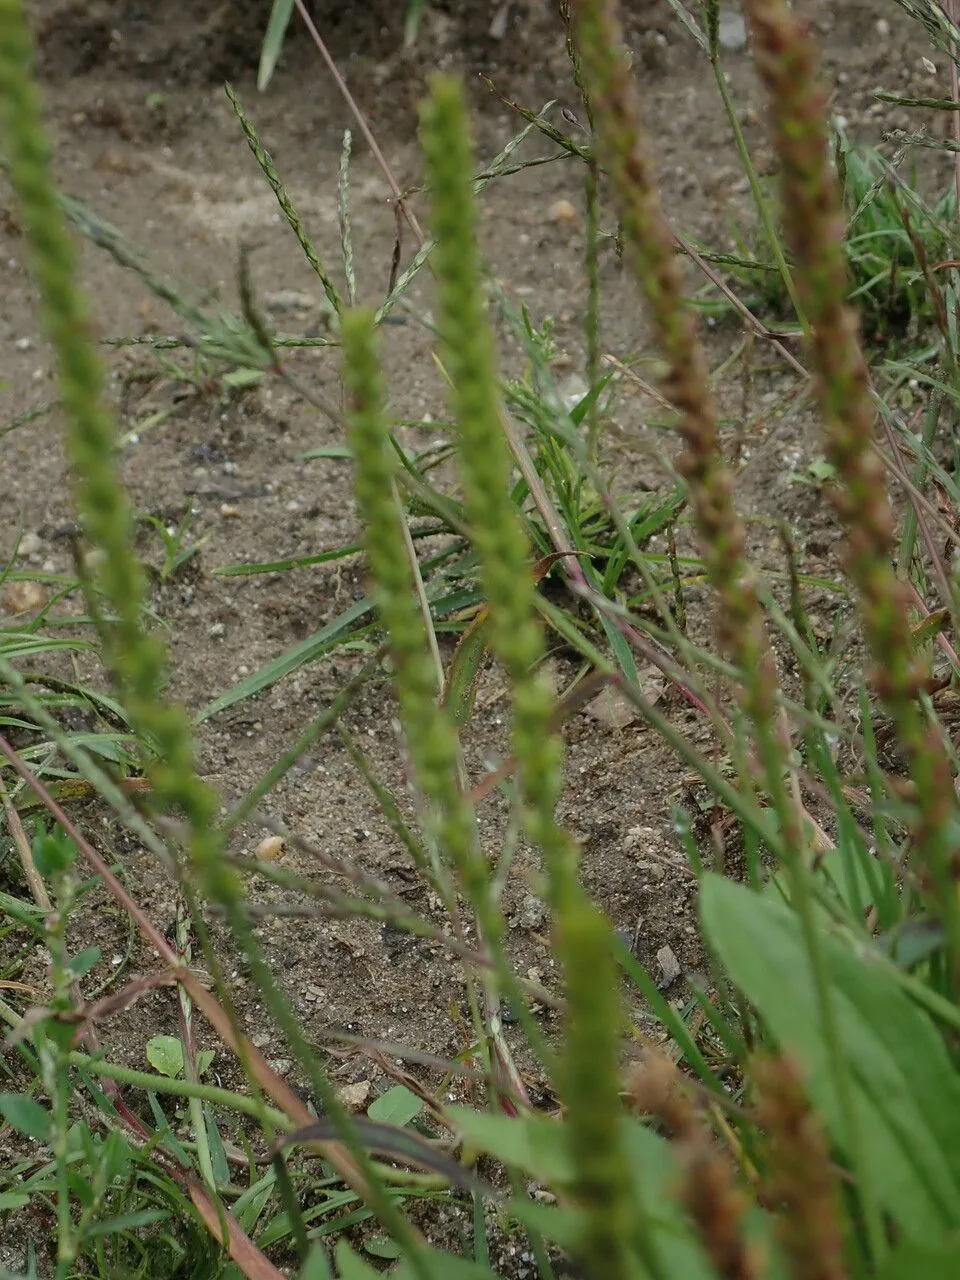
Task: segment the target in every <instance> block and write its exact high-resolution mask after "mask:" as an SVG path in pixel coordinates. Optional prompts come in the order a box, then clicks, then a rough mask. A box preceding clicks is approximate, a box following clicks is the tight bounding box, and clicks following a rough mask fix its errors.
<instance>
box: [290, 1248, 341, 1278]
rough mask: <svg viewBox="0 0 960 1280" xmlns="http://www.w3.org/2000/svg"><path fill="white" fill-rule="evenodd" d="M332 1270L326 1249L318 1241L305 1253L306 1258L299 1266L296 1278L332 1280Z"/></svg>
mask: <svg viewBox="0 0 960 1280" xmlns="http://www.w3.org/2000/svg"><path fill="white" fill-rule="evenodd" d="M332 1278H333V1272H332V1271H331V1270H330V1263H329V1261H328V1259H327V1251H326V1249H324V1247H323V1245H322V1244H320V1242H319V1241H318V1242H317V1243H316V1244H315V1245H314V1246H313V1248H312V1249H311V1250H310V1252H309V1253H308V1254H307V1260H306V1262H305V1263H304V1264H303V1266H302V1267H301V1268H300V1271H299V1273H298V1275H297V1280H332Z"/></svg>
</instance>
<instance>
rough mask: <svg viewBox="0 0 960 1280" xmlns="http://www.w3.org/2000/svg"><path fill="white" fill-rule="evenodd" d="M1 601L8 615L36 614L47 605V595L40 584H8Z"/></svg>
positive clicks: (0, 598)
mask: <svg viewBox="0 0 960 1280" xmlns="http://www.w3.org/2000/svg"><path fill="white" fill-rule="evenodd" d="M0 601H2V603H3V607H4V609H5V610H6V612H7V613H34V612H35V611H36V610H37V609H40V608H42V607H43V606H44V605H45V604H46V603H47V593H46V591H44V589H43V587H41V585H40V583H39V582H29V581H27V582H8V583H7V584H6V586H5V587H4V588H3V594H2V596H0Z"/></svg>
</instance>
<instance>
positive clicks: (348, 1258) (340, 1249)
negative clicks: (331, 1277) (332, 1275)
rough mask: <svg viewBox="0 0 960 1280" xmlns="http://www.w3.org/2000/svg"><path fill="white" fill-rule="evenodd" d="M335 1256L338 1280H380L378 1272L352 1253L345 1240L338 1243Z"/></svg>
mask: <svg viewBox="0 0 960 1280" xmlns="http://www.w3.org/2000/svg"><path fill="white" fill-rule="evenodd" d="M335 1256H336V1260H337V1275H338V1276H339V1277H340V1280H380V1272H379V1271H377V1270H376V1269H375V1268H374V1267H371V1265H370V1263H369V1262H364V1260H363V1259H362V1258H361V1257H360V1256H359V1255H358V1254H356V1253H354V1252H353V1250H352V1249H351V1248H350V1246H349V1245H348V1244H347V1242H346V1240H341V1241H340V1242H339V1244H338V1245H337V1249H336V1255H335Z"/></svg>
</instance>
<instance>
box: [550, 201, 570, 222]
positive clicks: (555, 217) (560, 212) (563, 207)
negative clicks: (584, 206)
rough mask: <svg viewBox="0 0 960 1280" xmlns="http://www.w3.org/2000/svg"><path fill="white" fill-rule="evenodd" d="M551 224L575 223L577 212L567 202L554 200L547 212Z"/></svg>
mask: <svg viewBox="0 0 960 1280" xmlns="http://www.w3.org/2000/svg"><path fill="white" fill-rule="evenodd" d="M547 217H548V218H549V219H550V221H551V222H576V221H577V211H576V209H575V208H574V207H573V205H572V204H571V203H570V201H569V200H554V202H553V204H552V205H551V206H550V208H549V209H548V210H547Z"/></svg>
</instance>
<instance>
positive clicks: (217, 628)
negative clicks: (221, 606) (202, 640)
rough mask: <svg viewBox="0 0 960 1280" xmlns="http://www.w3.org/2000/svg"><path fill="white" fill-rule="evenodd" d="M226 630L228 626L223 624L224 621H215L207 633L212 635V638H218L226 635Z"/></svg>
mask: <svg viewBox="0 0 960 1280" xmlns="http://www.w3.org/2000/svg"><path fill="white" fill-rule="evenodd" d="M226 630H227V628H226V627H225V626H224V625H223V623H222V622H215V623H214V624H213V626H212V627H211V628H210V630H209V631H208V632H207V635H208V636H210V638H211V639H212V640H216V639H217V637H218V636H222V635H224V634H225V633H226Z"/></svg>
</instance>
